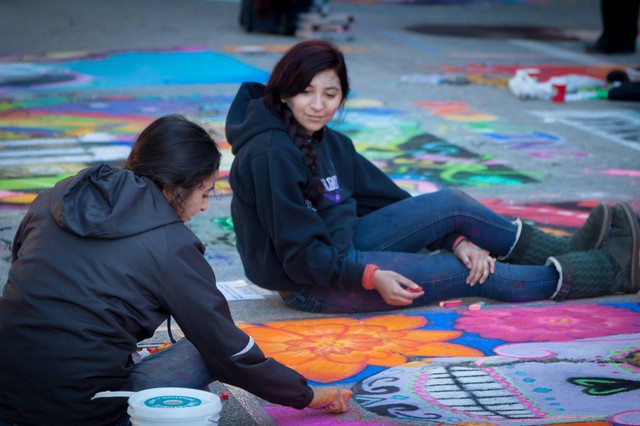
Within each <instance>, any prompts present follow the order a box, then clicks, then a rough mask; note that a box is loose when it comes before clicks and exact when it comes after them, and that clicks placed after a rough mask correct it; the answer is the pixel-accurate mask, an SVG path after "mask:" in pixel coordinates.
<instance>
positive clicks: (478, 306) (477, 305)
mask: <svg viewBox="0 0 640 426" xmlns="http://www.w3.org/2000/svg"><path fill="white" fill-rule="evenodd" d="M482 308H484V302H478V303H472V304H471V305H469V310H470V311H479V310H480V309H482Z"/></svg>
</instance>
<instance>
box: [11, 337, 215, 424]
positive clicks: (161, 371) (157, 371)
mask: <svg viewBox="0 0 640 426" xmlns="http://www.w3.org/2000/svg"><path fill="white" fill-rule="evenodd" d="M129 380H130V384H131V387H132V389H133V391H136V392H137V391H141V390H144V389H151V388H159V387H177V388H190V389H199V390H202V389H206V388H207V385H209V384H210V383H211V382H213V381H214V380H215V379H214V377H213V374H212V373H211V371H210V370H209V368H208V367H207V364H206V363H205V362H204V359H202V356H200V352H198V350H197V349H196V348H195V346H193V344H192V343H191V342H190V341H188V340H187V339H180V340H178V341H177V342H176V343H174V344H172V345H171V346H169V347H167V348H165V349H162V350H161V351H158V352H156V353H154V354H152V355H149V356H148V357H146V358H144V359H143V360H142V361H141V362H139V363H138V364H136V365H135V366H134V367H133V372H132V373H131V376H130V377H129ZM130 425H131V423H130V422H129V420H126V421H124V422H122V423H118V424H117V425H116V426H130ZM0 426H1V425H0Z"/></svg>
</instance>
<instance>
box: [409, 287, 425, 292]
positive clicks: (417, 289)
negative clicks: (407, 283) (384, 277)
mask: <svg viewBox="0 0 640 426" xmlns="http://www.w3.org/2000/svg"><path fill="white" fill-rule="evenodd" d="M407 291H409V292H411V293H421V292H422V288H421V287H418V288H408V289H407Z"/></svg>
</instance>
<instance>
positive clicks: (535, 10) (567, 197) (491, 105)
mask: <svg viewBox="0 0 640 426" xmlns="http://www.w3.org/2000/svg"><path fill="white" fill-rule="evenodd" d="M440 3H441V4H428V3H427V2H424V4H402V3H394V2H389V3H383V2H380V3H357V2H352V3H350V2H337V1H335V2H331V8H332V9H331V11H332V12H334V13H343V12H344V13H350V14H352V15H353V16H354V17H355V24H354V26H353V29H352V34H353V36H354V38H353V40H350V41H340V40H337V43H338V44H340V45H341V46H344V47H345V51H347V61H348V65H349V68H350V74H351V85H352V88H353V92H354V94H357V96H358V97H359V98H366V99H374V100H377V101H379V102H381V103H382V105H384V106H385V107H389V108H394V109H399V110H402V111H404V112H406V113H407V114H408V116H409V117H410V118H411V119H413V120H415V121H417V122H418V123H419V124H420V126H421V127H422V128H424V130H425V131H426V132H429V133H431V134H435V135H438V136H441V137H443V138H445V139H446V140H449V141H451V142H453V143H455V144H456V145H458V146H461V147H464V148H466V149H468V150H470V151H472V152H475V153H478V154H480V155H490V156H491V157H492V158H493V159H497V160H500V161H503V162H505V163H507V164H508V165H509V166H510V167H511V168H513V169H515V170H518V171H521V172H523V173H538V174H539V175H537V176H541V178H540V179H539V182H538V183H532V184H526V185H514V186H505V185H494V186H489V187H465V190H466V191H467V192H469V193H471V194H472V195H474V196H476V197H479V198H496V199H500V200H503V201H504V202H506V203H526V202H533V201H536V202H558V201H579V200H593V199H602V200H606V201H611V202H617V201H629V202H640V181H639V179H640V177H639V176H638V174H637V173H638V171H640V151H639V150H640V131H638V132H636V134H635V136H633V135H632V137H631V138H630V139H629V140H627V141H626V142H624V141H621V140H620V138H617V137H613V136H612V135H611V134H610V133H608V132H607V126H606V125H602V126H600V127H599V128H598V129H594V128H590V127H589V126H588V125H583V126H581V127H578V126H572V125H570V124H568V123H567V122H565V121H562V120H560V119H558V114H559V113H562V112H565V111H569V110H570V111H578V112H581V113H590V114H593V113H607V114H608V113H611V114H613V115H608V116H607V117H608V118H607V120H612V118H611V117H615V116H625V117H632V119H633V120H636V122H640V121H637V120H639V119H640V118H639V117H640V103H627V102H611V101H607V100H599V101H583V102H572V103H565V104H555V103H551V102H550V101H547V100H520V99H517V98H516V97H515V96H514V95H513V94H512V93H511V92H510V91H509V90H505V89H503V88H498V87H492V86H490V85H483V84H471V85H427V84H424V83H416V82H414V83H409V82H403V81H402V76H404V75H408V74H415V73H428V72H430V71H429V70H437V69H438V67H440V66H445V65H446V66H460V67H464V66H469V64H471V63H475V64H485V65H492V64H519V65H521V66H526V65H530V64H549V65H565V66H605V67H607V66H610V67H619V68H622V69H624V68H625V67H628V66H638V65H640V54H639V53H636V54H633V55H610V56H602V55H587V54H585V53H583V52H584V51H583V47H584V44H585V42H587V41H592V40H594V39H595V38H596V37H597V35H598V33H599V31H600V15H599V2H598V0H547V1H545V0H542V1H531V2H527V1H513V2H508V1H470V2H468V3H467V4H456V3H455V2H446V1H444V2H440ZM447 3H449V4H447ZM238 14H239V4H238V2H235V1H229V2H227V1H213V0H182V1H180V2H177V1H157V0H153V1H152V0H138V1H134V2H132V1H125V0H111V1H101V2H98V1H86V0H49V1H46V2H45V1H38V0H21V1H19V2H17V1H10V0H0V56H2V55H9V54H27V53H46V52H59V51H78V50H89V51H96V52H100V51H109V50H135V49H147V48H168V47H176V46H191V45H197V46H205V47H208V48H210V49H213V50H216V51H220V52H222V51H226V52H227V53H228V54H229V55H231V56H233V57H235V58H237V59H239V60H241V61H243V62H246V63H248V64H251V65H254V66H256V67H259V68H262V69H264V70H269V69H270V68H271V66H272V65H273V64H274V62H275V61H276V60H277V59H278V58H279V57H280V55H281V53H280V52H278V51H275V52H270V51H244V52H243V51H230V50H229V47H230V46H240V45H245V46H246V45H251V46H270V45H282V44H286V45H290V44H293V43H295V42H296V41H298V39H296V38H294V37H284V36H277V35H267V34H259V33H246V32H244V31H243V30H242V29H241V28H240V26H239V25H238ZM443 24H449V25H462V26H471V25H483V26H499V25H509V26H520V27H527V26H543V27H552V28H556V29H561V30H564V31H565V34H570V35H575V36H577V37H579V38H581V40H533V39H526V38H515V37H493V38H483V37H455V36H444V35H427V34H423V33H417V32H411V31H407V30H406V28H407V27H410V26H415V25H443ZM180 90H187V91H190V92H191V91H193V90H194V89H193V88H189V89H180ZM199 90H201V91H202V93H206V92H207V91H209V90H219V88H215V89H213V88H210V87H202V88H199ZM24 96H28V94H25V95H24ZM420 101H451V102H455V101H460V102H466V103H467V104H468V105H469V106H471V107H472V108H473V109H474V110H475V111H479V112H482V113H484V114H491V115H495V116H497V117H500V118H501V119H504V122H506V123H508V125H509V126H512V127H513V128H518V127H519V126H520V127H526V126H529V127H532V126H533V127H535V128H536V129H538V130H539V131H541V132H549V133H552V134H554V135H560V136H561V138H562V139H563V141H564V142H563V150H566V151H569V152H581V153H586V154H587V156H586V157H585V158H579V159H575V158H571V157H562V156H559V157H557V158H554V159H549V158H545V157H543V156H542V157H534V156H531V155H528V154H527V153H526V152H525V151H522V150H509V149H505V147H504V146H502V145H500V144H495V143H489V142H487V140H486V139H483V138H481V137H479V136H478V134H477V133H474V132H473V131H472V130H470V129H469V127H466V126H465V125H464V124H462V123H461V122H456V121H452V120H446V119H444V118H443V117H437V116H433V115H431V114H428V113H426V111H425V110H424V109H423V108H419V107H417V106H416V105H415V104H414V103H415V102H420ZM536 111H541V112H542V114H535V113H534V112H536ZM168 112H169V111H168ZM639 128H640V127H639ZM1 156H2V151H1V150H0V157H1ZM606 169H611V170H628V171H635V174H633V173H629V174H626V175H620V174H615V173H611V174H603V173H598V171H601V170H606ZM22 214H24V211H22V210H1V211H0V245H1V246H0V257H1V258H0V283H4V282H5V280H6V275H7V270H8V261H9V253H10V251H9V250H10V242H11V239H12V237H13V233H14V232H15V229H16V227H17V225H18V223H19V220H20V218H21V216H22ZM226 216H229V197H222V198H221V199H220V200H218V201H217V202H214V203H213V205H212V206H211V208H210V210H209V211H208V212H207V213H206V214H203V215H201V216H199V217H196V218H195V219H194V220H193V221H192V223H191V224H190V226H192V229H193V230H194V231H195V232H196V233H197V234H198V235H199V236H201V238H202V239H203V241H205V243H207V245H208V249H209V250H211V251H224V252H225V254H226V258H227V259H228V258H231V259H235V260H234V261H233V262H224V263H220V264H217V265H216V264H215V263H214V268H215V269H216V273H217V276H218V279H219V280H222V281H230V280H236V279H244V274H243V272H242V268H241V266H240V264H239V261H238V260H237V255H236V254H235V252H234V250H233V248H232V247H229V246H228V245H227V246H225V245H219V244H218V243H217V242H216V241H217V240H216V238H215V237H216V232H219V231H218V230H216V229H214V227H213V226H211V220H212V219H213V218H217V217H226ZM0 285H2V284H0ZM257 291H259V292H261V293H262V294H263V295H264V296H265V299H263V300H255V301H238V302H231V308H232V311H233V314H234V317H235V319H236V320H238V321H247V322H254V321H266V320H273V319H294V318H304V317H308V315H307V314H303V313H299V312H294V311H292V310H290V309H288V308H286V307H284V306H283V305H282V303H281V302H280V300H279V298H278V297H277V296H276V295H274V294H272V293H270V292H266V291H262V290H257ZM607 299H610V300H637V297H636V296H613V297H609V298H607ZM542 303H544V302H542ZM549 303H551V302H549ZM438 309H440V308H438V307H424V308H412V309H410V310H409V311H413V312H424V311H429V310H433V311H437V310H438ZM176 332H178V331H177V330H176ZM159 336H161V337H159V339H162V338H163V337H162V330H161V331H159ZM232 390H233V392H232V394H233V396H234V397H233V398H232V399H231V401H230V402H229V404H228V405H227V406H226V407H225V409H224V411H223V416H222V420H221V423H220V424H222V425H225V424H226V425H249V424H268V419H267V418H266V417H265V414H264V413H263V412H261V410H260V408H259V405H258V404H257V403H256V401H255V398H253V397H251V396H250V395H246V394H244V393H243V392H240V391H238V390H235V389H232Z"/></svg>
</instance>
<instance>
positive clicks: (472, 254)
mask: <svg viewBox="0 0 640 426" xmlns="http://www.w3.org/2000/svg"><path fill="white" fill-rule="evenodd" d="M454 254H455V256H456V257H457V258H458V259H460V261H461V262H462V263H463V264H464V266H466V267H467V268H468V269H469V275H468V276H467V280H466V281H467V284H469V285H470V286H474V285H476V283H480V284H483V283H484V282H485V281H486V280H487V278H489V274H493V273H494V272H495V270H496V261H495V259H494V258H493V257H491V256H490V255H489V252H488V251H486V250H482V249H481V248H479V247H477V246H476V245H475V244H473V243H471V242H470V241H467V240H464V241H461V242H460V244H458V246H457V247H456V249H455V250H454Z"/></svg>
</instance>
